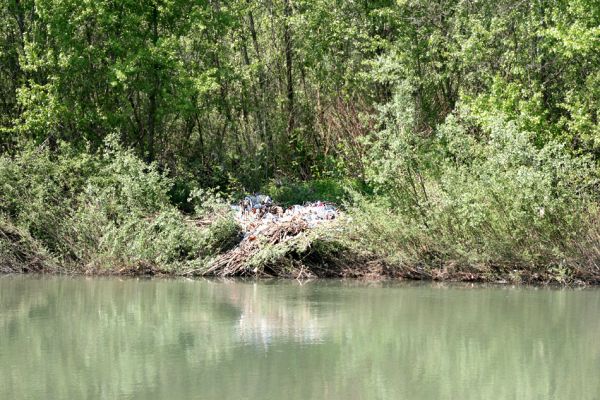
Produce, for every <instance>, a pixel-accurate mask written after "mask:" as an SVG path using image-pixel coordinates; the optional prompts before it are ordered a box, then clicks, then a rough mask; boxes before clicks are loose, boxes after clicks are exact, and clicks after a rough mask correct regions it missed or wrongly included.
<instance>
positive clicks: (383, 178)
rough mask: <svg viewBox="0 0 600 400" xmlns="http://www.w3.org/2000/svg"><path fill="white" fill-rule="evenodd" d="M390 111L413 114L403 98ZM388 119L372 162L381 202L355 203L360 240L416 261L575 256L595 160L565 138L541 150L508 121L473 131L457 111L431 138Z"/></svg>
mask: <svg viewBox="0 0 600 400" xmlns="http://www.w3.org/2000/svg"><path fill="white" fill-rule="evenodd" d="M388 107H390V109H391V111H393V110H396V112H395V113H394V112H392V115H394V116H397V115H404V114H403V113H405V112H406V108H405V102H402V101H400V100H398V99H396V100H394V101H393V102H392V103H391V104H390V105H389V106H388ZM387 111H390V110H387ZM383 115H384V119H385V122H386V123H385V124H383V125H384V126H385V128H384V129H382V130H381V131H380V132H378V133H377V134H375V135H374V136H375V139H374V141H373V145H372V146H371V150H372V151H371V153H370V156H369V159H368V163H369V165H370V168H369V182H370V184H371V185H372V186H373V187H374V189H375V191H376V193H378V194H379V195H380V197H379V198H376V199H367V198H358V199H356V201H355V203H356V204H357V206H356V207H355V208H354V209H353V211H352V215H353V218H355V220H356V223H355V224H352V226H353V227H355V232H354V234H353V235H352V238H353V239H352V240H357V241H358V242H361V243H363V244H364V245H365V246H366V248H368V249H369V250H371V251H374V252H380V253H383V254H387V255H388V256H390V257H392V258H395V259H396V260H397V261H400V262H402V263H409V264H415V263H420V262H424V263H428V264H429V265H436V263H441V262H449V261H454V262H458V263H462V264H467V265H477V264H481V265H498V264H511V263H514V265H521V266H527V265H532V266H543V265H546V264H558V263H562V262H563V261H564V260H566V259H572V257H575V256H573V252H574V251H575V250H574V246H573V244H574V243H576V242H577V241H578V240H581V239H583V238H585V237H587V236H588V233H589V229H590V227H591V225H590V223H589V219H590V218H592V217H591V216H592V215H593V214H594V213H595V211H594V210H595V207H594V205H595V204H596V202H597V201H598V198H597V188H598V185H599V182H600V180H599V179H598V175H597V172H596V169H595V165H594V163H593V162H592V161H591V159H590V158H589V157H581V156H580V157H575V156H572V155H569V153H568V152H567V151H565V146H564V145H563V144H560V143H557V142H548V143H546V144H545V145H544V146H543V147H541V148H538V147H537V146H535V145H534V140H533V139H534V138H533V137H532V135H531V134H529V133H527V132H523V131H520V130H519V129H518V128H517V124H516V123H514V122H507V121H506V119H504V118H502V117H500V116H497V117H495V118H488V119H487V120H486V121H485V125H478V126H472V125H471V123H472V122H473V121H477V118H472V117H471V116H470V115H468V114H462V115H457V116H453V115H451V116H449V117H448V118H447V119H446V122H445V124H444V125H442V126H440V128H439V129H438V131H437V132H436V134H433V135H428V136H423V135H420V134H418V133H415V132H414V131H413V130H411V127H410V126H406V123H405V122H406V121H410V118H399V119H394V118H393V117H392V118H391V119H390V117H385V115H386V114H385V113H384V114H383ZM398 121H400V122H398ZM469 121H471V122H469ZM391 131H395V132H396V135H393V134H390V132H391ZM472 132H478V134H477V135H473V134H472ZM590 251H591V252H593V251H594V250H591V249H590Z"/></svg>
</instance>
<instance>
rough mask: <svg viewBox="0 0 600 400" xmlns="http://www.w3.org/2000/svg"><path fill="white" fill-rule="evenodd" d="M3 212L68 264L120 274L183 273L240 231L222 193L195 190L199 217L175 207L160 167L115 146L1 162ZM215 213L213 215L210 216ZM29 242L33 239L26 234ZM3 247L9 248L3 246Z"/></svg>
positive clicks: (36, 153)
mask: <svg viewBox="0 0 600 400" xmlns="http://www.w3.org/2000/svg"><path fill="white" fill-rule="evenodd" d="M0 178H1V179H0V182H2V185H3V193H4V194H5V195H4V196H3V197H2V203H1V204H0V215H2V216H4V217H3V218H6V219H8V221H9V222H10V221H13V222H12V223H14V224H15V225H16V226H17V227H19V229H23V230H24V231H25V232H27V234H26V235H31V240H33V241H35V242H36V243H39V246H40V247H41V248H42V249H45V250H44V251H46V250H47V251H48V252H49V253H50V254H51V255H53V256H54V257H56V258H58V259H60V260H61V261H62V263H64V264H67V265H79V268H81V265H83V266H85V268H104V267H110V268H111V269H114V268H115V267H118V266H131V265H135V264H136V263H140V262H141V263H145V264H148V265H152V266H155V267H156V268H160V269H172V268H184V267H185V263H186V262H189V261H196V260H197V259H199V260H203V259H207V258H209V257H211V256H213V255H214V254H216V253H218V252H219V251H221V250H222V249H224V248H227V247H229V246H231V244H232V242H233V241H235V239H236V237H237V236H238V229H239V228H238V226H237V224H236V223H235V222H234V221H233V219H232V218H231V216H230V215H229V213H228V211H225V210H228V206H226V204H225V203H224V202H223V201H222V200H221V199H220V198H219V197H218V196H216V195H214V194H212V195H211V194H210V193H209V194H206V193H203V192H201V191H196V192H195V196H194V199H196V201H197V202H199V203H201V204H202V206H197V207H196V210H197V212H198V215H197V216H198V218H204V217H207V216H211V217H212V220H211V223H209V224H208V225H206V226H198V225H196V223H195V222H194V221H195V219H193V218H191V219H186V218H184V217H183V216H182V215H181V213H180V212H179V211H178V210H177V209H176V208H175V207H174V206H173V205H171V204H170V202H169V197H168V192H169V190H170V187H171V180H170V179H169V178H168V177H166V175H165V174H164V173H162V172H159V171H158V169H157V166H156V165H155V164H146V163H145V162H143V161H142V160H140V159H139V158H137V157H136V156H135V155H134V154H133V153H132V152H131V151H126V150H122V149H120V148H119V147H118V146H115V145H110V146H108V147H107V148H106V151H105V152H104V153H103V155H101V156H91V155H89V154H87V153H79V154H78V155H73V154H72V153H71V150H70V149H69V148H68V147H66V148H62V149H61V150H60V151H58V152H56V153H53V154H52V155H51V154H50V153H49V152H48V151H47V150H46V149H43V148H42V149H36V150H32V151H29V152H25V153H23V154H21V155H20V156H18V157H16V158H14V159H9V158H7V157H4V158H2V159H0ZM209 213H210V215H209ZM25 237H29V236H25ZM4 247H5V246H4Z"/></svg>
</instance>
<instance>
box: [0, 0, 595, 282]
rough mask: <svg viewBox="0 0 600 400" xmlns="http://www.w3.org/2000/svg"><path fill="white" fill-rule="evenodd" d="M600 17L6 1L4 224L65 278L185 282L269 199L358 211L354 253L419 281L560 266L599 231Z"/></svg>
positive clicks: (574, 9)
mask: <svg viewBox="0 0 600 400" xmlns="http://www.w3.org/2000/svg"><path fill="white" fill-rule="evenodd" d="M599 10H600V7H598V1H597V0H574V1H562V0H561V1H553V2H547V1H537V2H517V3H515V2H514V1H511V0H499V1H494V2H486V1H479V2H473V1H470V2H465V1H459V0H434V1H425V0H403V1H393V0H377V1H367V2H357V1H346V0H327V1H326V0H311V1H307V0H297V1H290V0H273V1H270V2H262V1H258V0H247V1H241V0H222V1H217V2H202V1H184V0H170V1H163V2H156V1H150V2H134V1H129V0H127V1H118V2H115V1H112V0H97V1H83V2H82V1H75V0H20V1H14V0H9V1H4V2H1V3H0V219H2V220H3V221H4V222H5V223H6V224H7V226H8V225H10V226H11V229H13V228H14V229H16V230H17V231H18V232H21V233H22V234H23V235H21V236H20V237H23V238H25V237H27V238H31V240H32V241H33V242H35V244H36V246H39V247H40V248H43V249H44V251H46V252H47V253H48V254H49V255H50V257H51V258H52V257H54V258H57V259H60V261H61V262H63V263H71V264H77V263H80V264H89V265H92V266H98V265H100V264H106V263H110V262H111V261H109V260H116V261H114V262H118V263H123V264H127V265H132V264H135V263H138V264H140V263H147V264H152V265H154V266H157V265H160V266H161V268H165V269H167V268H175V269H177V268H181V269H182V270H183V269H185V268H187V267H184V266H183V265H184V264H186V263H187V264H190V265H191V264H194V263H195V264H202V263H204V260H205V259H207V258H210V256H211V255H214V253H215V252H219V248H220V247H221V245H220V244H219V243H229V242H230V241H231V240H234V239H235V237H236V236H237V228H236V227H235V224H234V223H233V222H232V221H231V220H230V218H228V217H227V215H228V208H227V205H226V203H227V202H229V201H230V199H229V198H228V197H227V196H232V197H239V196H241V195H242V194H247V193H248V192H253V191H255V190H260V191H262V192H264V193H266V194H269V195H271V196H272V197H273V198H274V199H275V200H276V201H279V202H281V203H282V204H284V205H288V204H292V203H302V202H305V201H311V200H328V201H334V202H336V203H348V204H350V205H351V206H352V205H354V206H355V207H354V211H353V213H354V214H355V215H356V218H357V220H358V221H360V223H358V224H357V227H356V229H357V232H360V234H358V237H359V239H357V240H358V241H357V243H363V244H364V245H365V246H366V247H367V248H369V249H371V250H376V247H377V246H380V248H381V249H382V250H381V251H380V253H385V254H387V255H394V254H399V253H400V250H398V249H402V251H403V252H405V253H406V254H409V256H406V257H405V258H406V259H410V260H413V261H414V262H417V260H442V259H451V260H460V261H461V262H465V263H479V262H481V263H492V262H507V261H509V260H514V261H515V262H518V263H522V264H526V263H537V264H540V263H543V262H544V260H546V261H547V262H549V263H560V262H562V261H560V260H562V259H564V258H565V257H567V256H569V254H571V253H572V251H571V252H570V250H569V249H573V248H574V247H577V246H574V245H573V243H574V242H577V240H579V238H581V237H582V235H583V236H585V235H586V233H585V232H586V231H589V229H591V228H590V223H589V222H588V221H590V220H591V221H593V220H596V215H595V214H594V213H597V211H594V210H596V209H597V205H598V198H597V192H598V183H597V174H598V171H600V169H599V167H598V163H599V161H600V130H599V129H600V128H599V127H600V124H599V123H598V122H599V118H600V116H599V113H600V108H599V107H600V73H599V72H598V68H597V66H598V65H600V29H599V28H598V27H599V26H600V11H599ZM282 177H283V178H282ZM199 188H202V190H200V189H199ZM207 188H218V189H216V190H212V191H210V190H207ZM219 192H223V193H226V194H227V196H225V195H223V196H221V195H220V194H219ZM352 192H357V193H359V194H357V195H356V196H357V197H356V198H355V199H353V198H352V196H350V195H349V193H352ZM352 203H354V204H352ZM180 211H182V212H184V213H185V216H184V215H182V214H181V213H180ZM214 215H219V216H221V217H222V218H221V217H219V218H218V219H217V221H213V222H214V224H209V225H210V226H208V225H202V226H195V225H194V224H192V223H190V219H196V220H206V219H209V216H214ZM361 227H362V228H361ZM587 235H588V237H595V236H594V235H595V233H589V232H588V234H587ZM381 237H385V238H386V240H385V243H383V242H384V241H382V240H381ZM580 242H581V243H583V242H585V241H583V240H580ZM11 246H12V245H11ZM590 246H591V248H596V247H594V246H596V245H590ZM30 247H31V246H30ZM6 248H7V247H6V246H5V247H4V249H6ZM394 249H396V250H394ZM34 253H36V252H34ZM580 253H581V252H580ZM581 254H583V253H581ZM581 254H580V256H577V257H580V258H579V259H581V257H583V256H581ZM571 256H572V257H575V256H574V255H572V254H571ZM577 257H575V258H577ZM584 258H585V257H584ZM592 258H593V257H592ZM592 258H590V257H588V258H586V260H587V261H586V263H587V264H588V265H591V264H593V263H594V262H595V261H590V260H592ZM561 265H562V264H561ZM200 267H201V265H200ZM190 268H192V267H190ZM557 268H558V267H557ZM557 271H561V270H560V268H558V269H557ZM559 275H560V274H559Z"/></svg>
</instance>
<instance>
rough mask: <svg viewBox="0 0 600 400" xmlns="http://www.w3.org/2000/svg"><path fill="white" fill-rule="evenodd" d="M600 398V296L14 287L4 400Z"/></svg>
mask: <svg viewBox="0 0 600 400" xmlns="http://www.w3.org/2000/svg"><path fill="white" fill-rule="evenodd" d="M129 398H131V399H173V400H174V399H278V400H279V399H544V400H547V399H579V400H584V399H600V290H599V289H587V290H551V289H532V288H521V289H511V288H504V287H475V288H467V287H464V286H462V287H461V286H435V285H433V286H432V285H418V286H415V285H381V284H371V285H369V284H356V283H354V284H351V283H339V282H338V283H336V282H324V283H316V282H312V283H307V284H304V285H300V284H298V283H294V282H276V283H242V282H229V283H222V282H210V281H189V280H119V279H99V278H93V279H83V278H77V279H75V278H52V277H10V276H9V277H6V276H5V277H0V399H129Z"/></svg>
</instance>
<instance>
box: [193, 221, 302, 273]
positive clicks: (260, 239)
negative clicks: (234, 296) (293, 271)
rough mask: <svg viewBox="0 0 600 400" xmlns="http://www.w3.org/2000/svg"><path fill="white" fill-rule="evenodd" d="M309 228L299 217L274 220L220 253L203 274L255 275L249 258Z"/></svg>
mask: <svg viewBox="0 0 600 400" xmlns="http://www.w3.org/2000/svg"><path fill="white" fill-rule="evenodd" d="M308 229H309V225H308V223H307V222H306V221H304V220H303V219H301V218H294V219H293V220H291V221H284V222H274V223H270V224H268V226H266V228H265V229H262V230H260V232H259V233H256V234H254V233H252V232H250V233H249V234H247V235H246V236H245V237H244V239H242V241H241V242H240V243H239V245H238V246H236V247H235V248H233V249H232V250H230V251H228V252H226V253H224V254H221V255H220V256H219V257H218V258H217V259H216V260H215V261H213V262H212V263H211V265H210V267H209V268H208V269H207V270H206V271H204V274H205V275H216V276H222V277H225V276H243V275H256V274H257V272H258V271H257V268H256V267H255V268H254V269H253V270H251V269H250V263H249V262H250V260H251V259H252V257H254V256H256V255H257V254H258V253H259V252H260V251H261V250H262V249H264V248H265V247H266V246H269V245H270V246H273V245H278V244H282V243H285V242H287V241H289V240H291V239H293V238H296V237H297V236H298V235H300V234H302V233H303V232H305V231H307V230H308Z"/></svg>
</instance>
